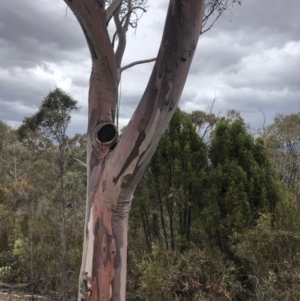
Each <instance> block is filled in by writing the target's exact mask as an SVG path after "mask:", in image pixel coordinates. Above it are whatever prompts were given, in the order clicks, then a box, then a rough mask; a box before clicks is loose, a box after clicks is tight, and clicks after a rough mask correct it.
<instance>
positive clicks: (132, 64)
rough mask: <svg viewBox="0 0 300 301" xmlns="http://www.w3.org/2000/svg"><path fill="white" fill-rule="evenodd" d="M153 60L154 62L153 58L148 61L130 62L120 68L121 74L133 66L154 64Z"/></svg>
mask: <svg viewBox="0 0 300 301" xmlns="http://www.w3.org/2000/svg"><path fill="white" fill-rule="evenodd" d="M155 60H156V57H154V58H152V59H148V60H141V61H135V62H132V63H130V64H128V65H126V66H124V67H122V68H121V69H120V70H121V72H123V71H124V70H126V69H129V68H131V67H133V66H135V65H138V64H145V63H150V62H154V61H155Z"/></svg>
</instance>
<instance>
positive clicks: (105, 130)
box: [97, 124, 116, 143]
mask: <svg viewBox="0 0 300 301" xmlns="http://www.w3.org/2000/svg"><path fill="white" fill-rule="evenodd" d="M115 135H116V129H115V127H114V126H113V125H111V124H107V125H105V126H104V127H102V128H101V129H100V130H99V132H98V134H97V137H98V140H99V141H100V142H102V143H105V142H109V141H111V140H113V139H114V137H115Z"/></svg>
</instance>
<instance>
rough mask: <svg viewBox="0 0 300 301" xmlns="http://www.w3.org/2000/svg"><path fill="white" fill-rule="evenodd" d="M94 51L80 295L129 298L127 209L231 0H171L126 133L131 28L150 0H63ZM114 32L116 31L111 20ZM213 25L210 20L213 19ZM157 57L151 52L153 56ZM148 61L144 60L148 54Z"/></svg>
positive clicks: (107, 298)
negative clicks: (121, 102) (208, 32)
mask: <svg viewBox="0 0 300 301" xmlns="http://www.w3.org/2000/svg"><path fill="white" fill-rule="evenodd" d="M65 2H66V4H67V5H68V7H69V8H70V9H71V10H72V11H73V13H74V15H75V16H76V17H77V20H78V22H79V23H80V25H81V27H82V29H83V32H84V35H85V37H86V41H87V44H88V47H89V50H90V54H91V60H92V72H91V76H90V89H89V109H88V130H87V174H88V184H87V205H86V222H85V230H84V234H85V237H84V248H83V256H82V266H81V272H80V281H79V283H80V287H81V289H80V294H79V299H80V298H81V299H85V298H87V299H89V298H91V299H92V300H123V301H124V300H125V288H126V258H127V227H128V213H129V210H130V205H131V200H132V197H133V193H134V190H135V188H136V186H137V184H138V182H139V180H140V179H141V176H142V174H143V172H144V170H145V168H146V166H147V164H148V163H149V161H150V159H151V157H152V155H153V153H154V151H155V149H156V146H157V144H158V142H159V140H160V137H161V136H162V134H163V132H164V131H165V129H166V127H167V125H168V123H169V121H170V120H171V117H172V115H173V113H174V111H175V108H176V106H177V104H178V101H179V98H180V95H181V93H182V90H183V87H184V84H185V80H186V77H187V74H188V71H189V68H190V65H191V62H192V58H193V55H194V52H195V49H196V46H197V42H198V38H199V35H200V33H201V31H202V22H203V21H204V23H205V22H207V20H208V18H209V17H210V16H211V15H213V13H216V14H217V16H219V15H220V14H222V12H223V11H224V9H225V8H226V6H227V5H228V3H229V1H228V0H225V1H206V2H207V3H206V4H207V6H206V8H207V9H206V17H205V18H204V19H203V14H204V11H205V1H204V0H192V1H186V0H184V1H176V0H170V4H169V8H168V12H167V17H166V22H165V28H164V33H163V37H162V42H161V45H160V48H159V51H158V56H157V57H156V58H155V61H156V62H155V65H154V67H153V72H152V74H151V76H150V79H149V82H148V85H147V87H146V89H145V92H144V94H143V96H142V97H141V100H140V103H139V104H138V106H137V108H136V111H135V113H134V114H133V116H132V118H131V120H130V122H129V124H128V126H127V127H126V130H125V132H124V133H123V135H122V137H121V138H120V139H119V135H118V128H117V126H116V120H115V119H116V116H117V115H118V84H119V81H120V76H121V72H122V71H124V70H126V69H127V68H129V67H131V66H134V65H135V64H137V63H141V61H139V62H133V63H132V64H129V65H127V66H122V58H123V54H124V51H125V48H126V32H127V30H128V28H129V27H130V26H133V27H135V26H136V22H137V19H136V16H137V11H138V10H145V5H146V2H147V1H145V0H109V1H105V0H65ZM111 20H113V21H114V23H115V28H116V32H115V34H114V35H113V36H112V37H111V38H110V36H109V32H108V24H109V23H110V21H111ZM207 24H209V22H208V23H207ZM149 60H152V59H149ZM149 60H146V61H149Z"/></svg>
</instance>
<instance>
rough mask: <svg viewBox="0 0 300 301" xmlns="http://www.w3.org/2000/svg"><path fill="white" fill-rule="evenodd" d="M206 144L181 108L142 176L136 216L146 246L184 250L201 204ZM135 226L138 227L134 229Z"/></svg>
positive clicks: (205, 163) (136, 203) (135, 206)
mask: <svg viewBox="0 0 300 301" xmlns="http://www.w3.org/2000/svg"><path fill="white" fill-rule="evenodd" d="M206 167H207V161H206V146H205V144H204V143H203V141H202V139H201V138H200V137H199V136H198V134H197V132H196V129H195V127H194V125H193V124H192V120H191V118H190V116H189V115H188V114H186V113H184V112H182V111H180V109H176V111H175V114H174V116H173V118H172V120H171V122H170V124H169V126H168V128H167V130H166V132H165V134H164V135H163V137H162V139H161V140H160V143H159V145H158V148H157V149H156V152H155V154H154V156H153V157H152V159H151V162H150V164H149V166H148V168H147V171H146V172H145V174H144V176H143V179H142V180H141V182H140V184H139V186H138V187H137V190H136V193H135V197H134V204H133V212H132V214H133V218H132V219H133V220H134V216H135V215H138V216H141V220H142V225H141V226H138V225H133V226H132V228H133V229H132V230H131V231H136V230H137V231H138V229H139V228H140V227H142V228H143V229H144V234H145V240H146V243H147V247H148V249H149V250H151V246H152V243H155V244H156V245H158V246H159V247H160V248H165V249H166V250H175V248H176V249H179V250H181V251H183V250H184V249H185V248H186V247H187V245H188V244H189V242H190V240H191V236H192V235H193V226H195V219H197V215H198V213H197V210H198V209H199V207H201V201H202V199H203V193H204V187H203V185H202V181H203V180H204V177H205V168H206ZM135 229H136V230H135Z"/></svg>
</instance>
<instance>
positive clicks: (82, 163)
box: [70, 156, 87, 168]
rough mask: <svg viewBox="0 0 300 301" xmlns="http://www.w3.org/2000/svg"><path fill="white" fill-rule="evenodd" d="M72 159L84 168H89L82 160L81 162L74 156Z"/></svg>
mask: <svg viewBox="0 0 300 301" xmlns="http://www.w3.org/2000/svg"><path fill="white" fill-rule="evenodd" d="M70 158H72V159H73V160H75V161H77V162H78V163H79V164H80V165H81V166H84V167H85V168H86V167H87V165H86V164H85V163H84V162H82V161H81V160H79V159H77V158H75V157H73V156H70Z"/></svg>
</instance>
